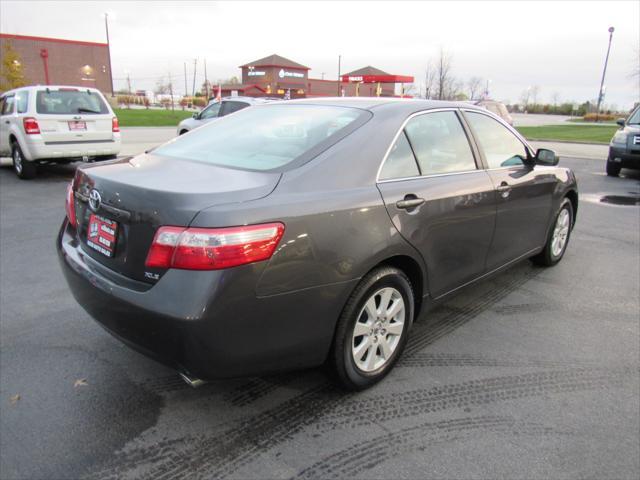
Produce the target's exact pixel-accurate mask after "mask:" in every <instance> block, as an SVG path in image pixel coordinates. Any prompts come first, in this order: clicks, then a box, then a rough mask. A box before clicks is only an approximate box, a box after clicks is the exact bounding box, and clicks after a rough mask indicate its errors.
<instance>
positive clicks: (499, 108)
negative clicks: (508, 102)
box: [475, 100, 513, 126]
mask: <svg viewBox="0 0 640 480" xmlns="http://www.w3.org/2000/svg"><path fill="white" fill-rule="evenodd" d="M475 104H476V105H478V106H479V107H484V108H486V109H487V110H489V111H490V112H491V113H494V114H496V115H497V116H499V117H500V118H502V119H503V120H504V121H505V122H507V123H508V124H509V125H511V126H513V118H512V117H511V114H510V113H509V110H507V107H506V106H505V104H504V103H502V102H498V101H497V100H479V101H477V102H476V103H475Z"/></svg>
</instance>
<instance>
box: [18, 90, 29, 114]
mask: <svg viewBox="0 0 640 480" xmlns="http://www.w3.org/2000/svg"><path fill="white" fill-rule="evenodd" d="M28 103H29V91H28V90H23V91H22V92H18V93H16V104H17V106H18V113H27V109H28Z"/></svg>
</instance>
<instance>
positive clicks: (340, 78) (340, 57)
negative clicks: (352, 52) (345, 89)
mask: <svg viewBox="0 0 640 480" xmlns="http://www.w3.org/2000/svg"><path fill="white" fill-rule="evenodd" d="M341 62H342V55H338V96H340V94H341V90H342V77H341V76H340V63H341Z"/></svg>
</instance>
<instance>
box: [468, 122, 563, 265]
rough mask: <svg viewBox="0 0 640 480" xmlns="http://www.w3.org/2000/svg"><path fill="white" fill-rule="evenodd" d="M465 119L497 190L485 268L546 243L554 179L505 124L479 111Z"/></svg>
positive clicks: (531, 250)
mask: <svg viewBox="0 0 640 480" xmlns="http://www.w3.org/2000/svg"><path fill="white" fill-rule="evenodd" d="M464 117H465V119H466V120H467V122H468V124H469V127H470V130H471V131H472V132H473V135H474V137H475V139H476V141H477V144H478V150H479V151H480V154H481V156H482V158H483V161H484V163H485V165H486V167H487V173H488V174H489V176H490V177H491V180H492V181H493V184H494V186H495V188H496V192H497V195H496V204H497V211H496V230H495V234H494V238H493V242H492V245H491V249H490V251H489V255H488V257H487V270H493V269H495V268H498V267H500V266H502V265H504V264H506V263H508V262H510V261H512V260H515V259H517V258H520V257H522V256H525V255H527V254H530V253H532V252H533V251H534V250H535V249H537V248H539V247H541V246H542V245H544V243H545V237H546V228H547V225H548V223H549V215H550V214H551V201H552V195H553V190H554V188H555V186H556V177H555V175H554V173H553V172H552V171H550V169H549V167H543V166H534V165H533V163H532V162H528V161H527V159H528V158H531V157H532V154H531V153H532V152H530V151H529V149H528V147H527V146H526V145H525V143H523V141H522V140H521V139H520V138H519V137H518V136H517V135H516V134H515V133H514V132H513V131H512V130H511V129H510V128H509V127H508V126H507V125H505V124H504V123H502V122H500V121H498V120H497V119H495V118H494V117H492V116H490V115H488V114H486V113H483V112H479V111H471V110H465V111H464Z"/></svg>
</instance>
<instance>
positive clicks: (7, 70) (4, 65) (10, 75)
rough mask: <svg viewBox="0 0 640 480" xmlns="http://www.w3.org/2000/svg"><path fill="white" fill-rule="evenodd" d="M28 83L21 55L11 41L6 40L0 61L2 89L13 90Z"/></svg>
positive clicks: (0, 89) (0, 88)
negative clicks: (0, 60)
mask: <svg viewBox="0 0 640 480" xmlns="http://www.w3.org/2000/svg"><path fill="white" fill-rule="evenodd" d="M26 84H27V79H26V77H25V76H24V66H23V65H22V61H21V59H20V55H18V53H17V52H16V51H15V50H14V49H13V47H12V46H11V43H9V42H6V43H5V44H4V48H3V51H2V62H0V91H1V92H4V91H6V90H11V89H12V88H18V87H22V86H24V85H26Z"/></svg>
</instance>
